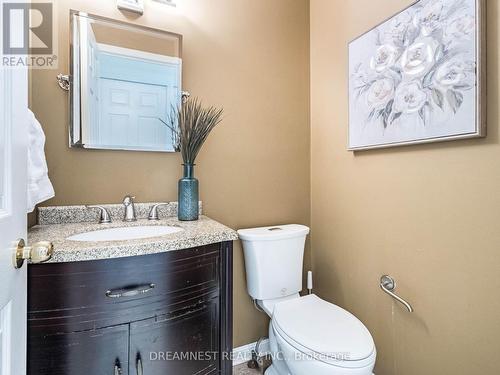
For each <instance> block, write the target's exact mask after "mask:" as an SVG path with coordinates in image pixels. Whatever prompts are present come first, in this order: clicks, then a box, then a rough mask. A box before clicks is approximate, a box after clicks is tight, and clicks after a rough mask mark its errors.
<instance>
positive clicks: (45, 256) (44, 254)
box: [13, 239, 54, 268]
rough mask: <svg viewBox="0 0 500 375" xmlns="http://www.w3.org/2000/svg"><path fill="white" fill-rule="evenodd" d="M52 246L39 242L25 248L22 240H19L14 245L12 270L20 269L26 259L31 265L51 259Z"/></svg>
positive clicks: (46, 242) (45, 242)
mask: <svg viewBox="0 0 500 375" xmlns="http://www.w3.org/2000/svg"><path fill="white" fill-rule="evenodd" d="M53 254H54V245H52V242H48V241H40V242H36V243H34V244H33V245H32V246H26V244H25V242H24V240H23V239H19V240H17V241H16V243H15V244H14V255H13V263H14V268H21V267H22V266H23V264H24V261H25V260H26V259H28V260H30V261H31V263H44V262H46V261H48V260H49V259H50V258H52V255H53Z"/></svg>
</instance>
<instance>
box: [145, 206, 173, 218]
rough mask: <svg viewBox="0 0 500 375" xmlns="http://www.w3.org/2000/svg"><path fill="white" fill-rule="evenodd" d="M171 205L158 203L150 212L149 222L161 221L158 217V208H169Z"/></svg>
mask: <svg viewBox="0 0 500 375" xmlns="http://www.w3.org/2000/svg"><path fill="white" fill-rule="evenodd" d="M168 204H169V203H158V204H155V205H154V206H153V207H151V210H150V211H149V215H148V220H160V218H159V217H158V207H162V206H167V205H168Z"/></svg>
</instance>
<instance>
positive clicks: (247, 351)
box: [233, 339, 270, 366]
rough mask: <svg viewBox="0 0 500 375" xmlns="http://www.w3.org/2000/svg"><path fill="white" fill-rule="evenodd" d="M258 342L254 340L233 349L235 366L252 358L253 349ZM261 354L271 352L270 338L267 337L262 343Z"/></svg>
mask: <svg viewBox="0 0 500 375" xmlns="http://www.w3.org/2000/svg"><path fill="white" fill-rule="evenodd" d="M256 344H257V342H252V343H250V344H247V345H243V346H239V347H237V348H234V349H233V366H238V365H241V364H242V363H245V362H248V361H250V360H251V359H252V350H254V349H255V345H256ZM259 352H260V354H261V355H262V354H268V353H269V352H270V347H269V339H265V340H263V341H262V342H261V343H260V348H259Z"/></svg>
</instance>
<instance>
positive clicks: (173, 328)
mask: <svg viewBox="0 0 500 375" xmlns="http://www.w3.org/2000/svg"><path fill="white" fill-rule="evenodd" d="M28 335H29V336H28V374H30V375H35V374H36V375H49V374H50V375H90V374H92V375H170V374H175V375H191V374H197V375H204V374H207V375H208V374H231V373H232V362H231V359H230V357H229V354H230V353H231V350H232V242H222V243H217V244H212V245H207V246H202V247H196V248H191V249H185V250H176V251H170V252H165V253H159V254H153V255H143V256H134V257H126V258H116V259H106V260H95V261H86V262H70V263H48V264H40V265H30V266H29V268H28Z"/></svg>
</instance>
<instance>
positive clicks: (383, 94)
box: [366, 78, 395, 110]
mask: <svg viewBox="0 0 500 375" xmlns="http://www.w3.org/2000/svg"><path fill="white" fill-rule="evenodd" d="M394 91H395V88H394V81H393V80H392V79H389V78H384V79H381V80H379V81H375V82H374V83H373V84H372V85H371V86H370V88H369V89H368V92H367V94H366V103H367V104H368V107H369V108H370V109H371V110H377V109H382V108H384V107H385V106H386V105H387V103H389V101H390V100H391V99H392V98H393V97H394Z"/></svg>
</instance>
